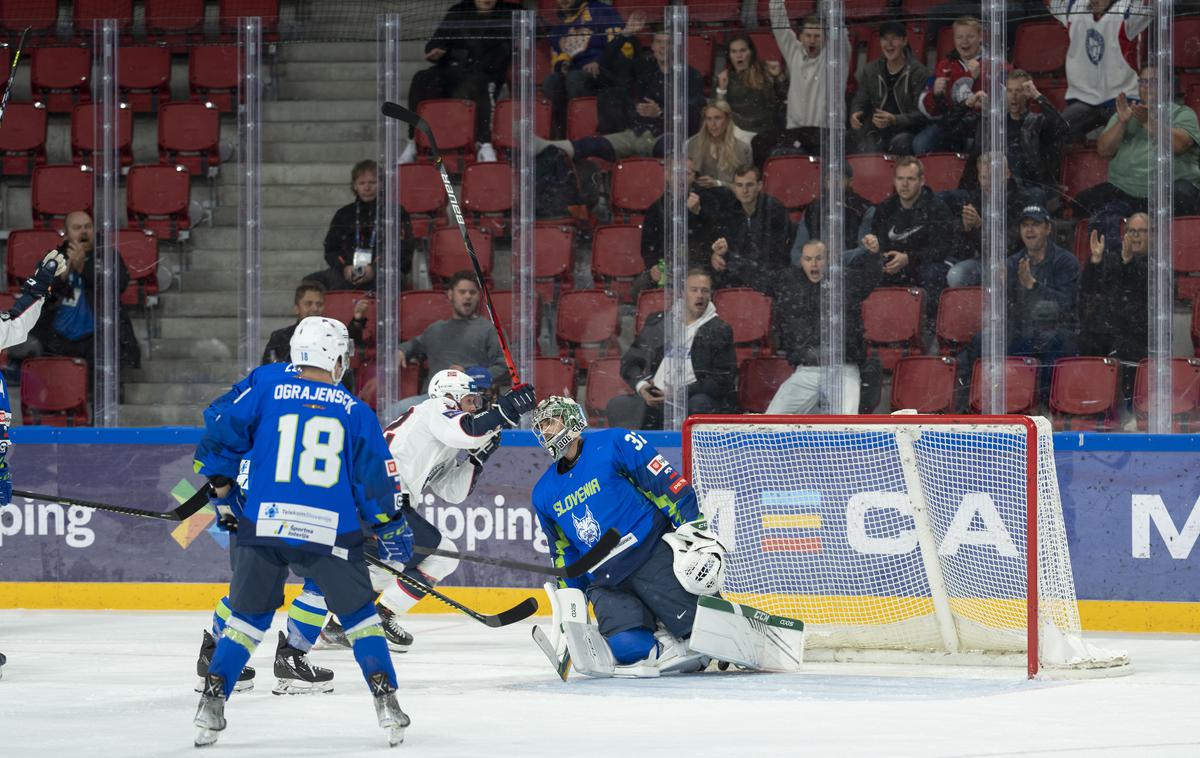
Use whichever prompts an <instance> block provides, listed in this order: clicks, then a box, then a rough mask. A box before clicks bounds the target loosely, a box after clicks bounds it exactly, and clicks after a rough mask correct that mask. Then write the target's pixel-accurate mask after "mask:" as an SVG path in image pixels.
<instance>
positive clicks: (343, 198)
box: [217, 172, 354, 209]
mask: <svg viewBox="0 0 1200 758" xmlns="http://www.w3.org/2000/svg"><path fill="white" fill-rule="evenodd" d="M347 177H349V172H347ZM261 199H262V205H263V207H264V208H281V207H282V208H291V207H297V206H306V205H315V206H321V207H329V206H332V207H334V208H335V209H336V208H340V207H341V206H343V205H345V204H346V203H349V202H352V201H353V200H354V193H353V192H352V191H351V190H350V182H339V183H337V184H310V185H300V184H268V185H266V186H264V187H263V188H262V192H261ZM217 202H218V203H219V204H220V206H221V208H226V207H234V208H236V206H237V202H238V188H237V187H232V186H223V187H218V188H217Z"/></svg>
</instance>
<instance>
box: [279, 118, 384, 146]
mask: <svg viewBox="0 0 1200 758" xmlns="http://www.w3.org/2000/svg"><path fill="white" fill-rule="evenodd" d="M374 140H375V119H374V117H373V116H372V117H370V118H361V119H354V120H350V119H347V120H345V121H315V120H300V121H271V122H268V123H266V124H264V125H263V142H322V143H323V142H373V141H374Z"/></svg>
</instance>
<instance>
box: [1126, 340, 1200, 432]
mask: <svg viewBox="0 0 1200 758" xmlns="http://www.w3.org/2000/svg"><path fill="white" fill-rule="evenodd" d="M1149 374H1150V359H1149V358H1144V359H1142V361H1141V362H1140V363H1138V367H1137V376H1136V378H1135V379H1134V382H1133V411H1134V414H1135V415H1136V417H1137V425H1138V431H1142V432H1144V431H1146V430H1147V428H1148V427H1149V415H1150V389H1149V385H1150V381H1149V379H1150V377H1149ZM1198 420H1200V358H1172V359H1171V431H1173V432H1193V431H1195V430H1196V422H1197V421H1198Z"/></svg>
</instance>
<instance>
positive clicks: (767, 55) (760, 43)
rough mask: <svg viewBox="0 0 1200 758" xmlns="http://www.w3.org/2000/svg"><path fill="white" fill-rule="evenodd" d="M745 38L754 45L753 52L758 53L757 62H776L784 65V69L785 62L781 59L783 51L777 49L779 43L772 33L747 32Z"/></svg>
mask: <svg viewBox="0 0 1200 758" xmlns="http://www.w3.org/2000/svg"><path fill="white" fill-rule="evenodd" d="M746 36H747V37H749V38H750V41H751V42H753V43H754V52H756V53H758V59H759V60H762V61H777V62H779V63H782V64H784V66H785V67H786V66H787V62H786V61H785V60H784V59H783V51H782V50H780V49H779V42H778V41H777V40H776V39H775V35H774V34H773V33H772V32H770V31H766V32H764V31H757V32H747V33H746Z"/></svg>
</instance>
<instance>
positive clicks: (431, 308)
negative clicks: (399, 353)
mask: <svg viewBox="0 0 1200 758" xmlns="http://www.w3.org/2000/svg"><path fill="white" fill-rule="evenodd" d="M450 318H454V307H453V306H451V305H450V299H449V298H448V297H446V293H445V291H444V290H409V291H408V292H401V293H400V339H401V340H410V339H412V338H413V337H416V336H417V335H419V334H422V333H423V332H424V331H425V329H426V328H427V327H428V326H429V325H430V324H432V323H434V322H435V321H445V320H447V319H450Z"/></svg>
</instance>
